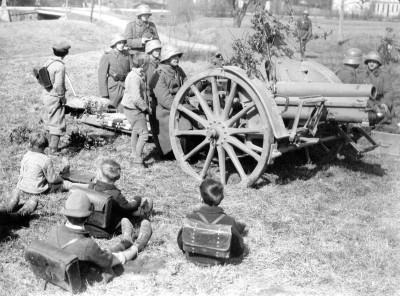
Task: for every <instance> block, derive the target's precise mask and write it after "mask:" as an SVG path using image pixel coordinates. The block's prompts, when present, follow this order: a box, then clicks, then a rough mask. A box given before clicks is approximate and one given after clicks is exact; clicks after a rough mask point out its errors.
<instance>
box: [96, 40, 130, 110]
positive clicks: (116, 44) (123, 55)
mask: <svg viewBox="0 0 400 296" xmlns="http://www.w3.org/2000/svg"><path fill="white" fill-rule="evenodd" d="M125 45H126V39H125V37H124V36H123V35H122V34H116V35H114V36H113V38H112V40H111V44H110V47H111V49H110V50H107V51H106V52H105V53H104V54H103V56H102V57H101V59H100V64H99V71H98V81H99V92H100V96H101V97H103V98H109V99H110V105H111V106H113V107H114V108H116V109H117V111H118V112H120V113H123V112H124V107H123V106H122V105H121V104H120V103H121V100H122V97H123V95H124V90H125V78H126V76H127V75H128V73H129V72H130V70H131V68H132V58H131V56H130V55H129V52H128V51H127V50H125V49H124V48H125Z"/></svg>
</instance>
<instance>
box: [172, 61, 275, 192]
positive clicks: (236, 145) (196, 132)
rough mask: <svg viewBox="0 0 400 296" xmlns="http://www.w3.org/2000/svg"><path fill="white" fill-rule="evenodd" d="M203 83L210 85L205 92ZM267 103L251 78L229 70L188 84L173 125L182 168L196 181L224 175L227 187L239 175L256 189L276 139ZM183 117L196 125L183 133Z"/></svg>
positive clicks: (178, 98) (201, 75) (178, 99)
mask: <svg viewBox="0 0 400 296" xmlns="http://www.w3.org/2000/svg"><path fill="white" fill-rule="evenodd" d="M200 82H201V83H200ZM198 85H208V86H207V88H206V89H205V90H203V91H200V90H199V88H198V87H197V86H198ZM200 89H201V88H200ZM188 102H191V104H190V105H189V104H188ZM193 102H195V103H193ZM197 104H198V108H197V109H195V108H193V107H192V106H193V105H197ZM263 104H264V103H263V102H262V100H261V98H259V97H258V95H257V92H256V90H255V88H254V85H253V84H252V83H251V81H250V80H249V78H248V77H247V76H244V77H243V74H242V73H238V72H235V71H232V70H229V69H226V68H224V69H212V70H207V71H204V72H202V73H199V74H197V75H195V76H194V77H192V78H191V79H189V80H188V81H187V82H185V84H184V85H183V86H182V87H181V89H180V90H179V92H178V93H177V95H176V97H175V100H174V102H173V105H172V108H171V114H170V122H169V129H170V140H171V144H172V149H173V152H174V155H175V158H176V160H177V161H178V162H179V164H180V166H181V167H182V169H183V170H184V171H185V172H186V173H188V174H189V175H191V176H193V177H194V178H196V179H197V180H202V179H204V178H206V177H219V178H220V180H221V182H222V183H223V184H226V183H227V180H228V179H229V177H230V176H232V175H234V174H236V173H237V174H238V175H239V177H240V180H241V181H240V185H241V186H244V187H247V186H250V185H252V184H253V183H254V182H255V181H256V180H257V179H258V178H259V177H260V175H261V174H262V173H263V172H264V170H265V167H266V164H267V159H268V156H269V152H270V148H271V144H272V143H273V139H274V137H273V133H272V130H271V125H270V122H269V119H268V117H267V113H266V111H265V108H264V105H263ZM182 117H184V118H185V119H186V120H189V121H190V122H192V123H194V126H196V127H193V128H192V129H190V130H189V129H182V128H181V127H180V124H179V122H180V120H182ZM183 139H184V140H185V141H183ZM183 143H185V144H183ZM187 144H189V145H187ZM188 147H189V148H188ZM236 179H237V178H236Z"/></svg>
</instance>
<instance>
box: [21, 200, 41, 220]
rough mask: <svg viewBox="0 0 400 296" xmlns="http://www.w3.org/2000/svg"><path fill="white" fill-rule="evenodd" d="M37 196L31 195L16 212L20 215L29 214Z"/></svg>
mask: <svg viewBox="0 0 400 296" xmlns="http://www.w3.org/2000/svg"><path fill="white" fill-rule="evenodd" d="M38 202H39V197H38V196H32V197H31V198H30V199H29V200H28V201H27V202H26V203H25V204H24V205H23V206H22V208H20V209H19V210H18V211H17V213H18V214H20V215H21V216H22V217H24V216H29V215H30V214H32V213H33V212H34V211H35V210H36V208H37V205H38Z"/></svg>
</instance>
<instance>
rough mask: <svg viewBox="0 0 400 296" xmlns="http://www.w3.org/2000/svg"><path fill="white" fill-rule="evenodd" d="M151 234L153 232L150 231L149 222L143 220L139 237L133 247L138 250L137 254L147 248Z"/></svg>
mask: <svg viewBox="0 0 400 296" xmlns="http://www.w3.org/2000/svg"><path fill="white" fill-rule="evenodd" d="M152 233H153V230H152V229H151V224H150V221H148V220H143V221H142V223H141V224H140V231H139V236H138V238H137V239H136V242H135V245H136V246H137V248H138V252H141V251H143V249H144V248H145V247H146V246H147V243H148V242H149V240H150V237H151V235H152Z"/></svg>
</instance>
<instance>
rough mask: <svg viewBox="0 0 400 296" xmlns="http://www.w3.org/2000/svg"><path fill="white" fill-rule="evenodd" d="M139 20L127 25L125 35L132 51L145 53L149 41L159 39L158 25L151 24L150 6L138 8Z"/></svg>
mask: <svg viewBox="0 0 400 296" xmlns="http://www.w3.org/2000/svg"><path fill="white" fill-rule="evenodd" d="M136 16H137V18H136V19H135V20H133V21H132V22H130V23H129V24H127V25H126V28H125V31H124V35H125V38H126V40H127V44H126V45H127V47H128V48H129V49H131V50H136V51H140V52H144V50H145V45H146V42H147V41H150V40H154V39H157V40H159V39H160V38H159V37H158V33H157V29H156V25H155V24H154V23H153V22H149V18H150V16H151V8H150V6H148V5H145V4H143V5H140V6H138V8H137V13H136Z"/></svg>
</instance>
